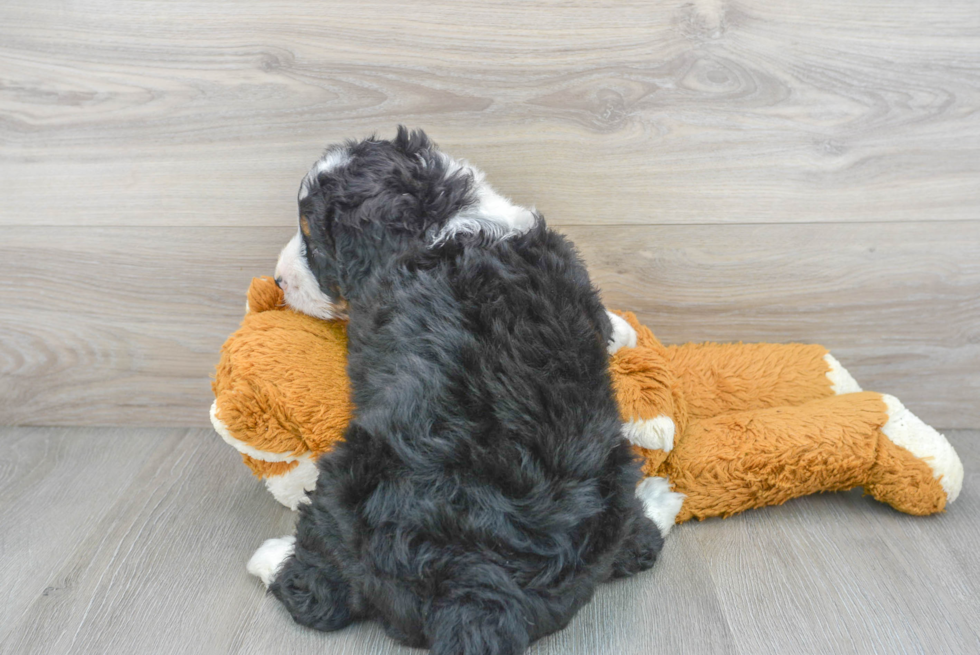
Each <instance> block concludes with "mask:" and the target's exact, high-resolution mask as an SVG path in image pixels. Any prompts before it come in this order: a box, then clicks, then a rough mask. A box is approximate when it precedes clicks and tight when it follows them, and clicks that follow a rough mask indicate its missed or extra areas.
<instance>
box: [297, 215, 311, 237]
mask: <svg viewBox="0 0 980 655" xmlns="http://www.w3.org/2000/svg"><path fill="white" fill-rule="evenodd" d="M299 229H300V230H302V231H303V236H307V237H308V236H310V221H309V220H308V219H307V218H306V216H305V215H303V216H300V217H299Z"/></svg>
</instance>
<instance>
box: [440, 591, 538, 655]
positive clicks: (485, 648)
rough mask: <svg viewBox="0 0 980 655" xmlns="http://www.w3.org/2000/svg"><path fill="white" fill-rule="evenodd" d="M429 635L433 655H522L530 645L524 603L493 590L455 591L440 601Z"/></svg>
mask: <svg viewBox="0 0 980 655" xmlns="http://www.w3.org/2000/svg"><path fill="white" fill-rule="evenodd" d="M426 632H427V633H428V634H427V636H428V638H429V643H430V648H431V650H432V655H521V653H523V652H524V651H525V650H526V649H527V646H528V641H529V636H528V629H527V619H526V618H525V612H524V609H523V608H522V607H521V603H520V602H519V601H518V599H517V598H515V597H514V596H513V595H509V594H507V593H506V592H503V593H502V592H501V591H500V590H498V589H494V588H491V587H482V588H481V587H475V588H473V587H471V588H464V589H455V590H453V592H452V593H451V594H450V596H448V597H443V598H438V599H436V600H435V601H434V602H433V604H432V610H431V611H430V612H429V617H428V620H427V622H426Z"/></svg>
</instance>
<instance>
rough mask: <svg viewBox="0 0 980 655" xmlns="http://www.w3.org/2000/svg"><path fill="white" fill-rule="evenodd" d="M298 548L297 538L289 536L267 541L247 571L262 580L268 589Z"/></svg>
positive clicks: (246, 567)
mask: <svg viewBox="0 0 980 655" xmlns="http://www.w3.org/2000/svg"><path fill="white" fill-rule="evenodd" d="M295 547H296V537H294V536H292V535H288V536H285V537H281V538H279V539H266V540H265V543H264V544H262V545H261V546H259V549H258V550H257V551H255V554H253V555H252V557H251V559H249V560H248V564H247V565H246V566H245V569H246V570H247V571H248V572H249V573H251V574H252V575H254V576H256V577H258V578H259V579H260V580H262V584H264V585H265V586H266V587H268V586H269V585H270V584H272V581H273V580H275V579H276V574H277V573H279V569H281V568H282V564H283V562H285V561H286V560H287V559H288V558H289V556H290V555H292V554H293V550H294V549H295Z"/></svg>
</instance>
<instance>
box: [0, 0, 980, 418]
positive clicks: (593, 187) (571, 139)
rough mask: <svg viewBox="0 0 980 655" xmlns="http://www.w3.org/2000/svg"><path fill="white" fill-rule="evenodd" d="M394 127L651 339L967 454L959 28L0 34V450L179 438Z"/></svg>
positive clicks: (233, 20)
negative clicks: (888, 414)
mask: <svg viewBox="0 0 980 655" xmlns="http://www.w3.org/2000/svg"><path fill="white" fill-rule="evenodd" d="M398 123H405V124H407V125H409V126H418V127H423V128H425V129H426V130H427V131H428V132H429V133H430V134H431V135H432V136H433V137H434V138H435V139H436V140H437V141H438V142H439V143H440V145H441V146H442V147H443V148H444V149H445V150H447V151H448V152H451V153H453V154H454V155H458V156H462V157H467V158H469V159H470V160H471V161H473V162H474V163H476V164H478V165H479V166H481V167H482V168H484V169H485V170H486V171H487V173H488V176H489V178H490V179H491V181H493V182H494V184H495V186H497V187H498V188H499V189H500V190H501V191H502V192H504V193H505V194H507V195H509V196H511V197H513V198H514V199H515V200H517V201H519V202H521V203H525V204H529V205H535V206H536V207H537V208H538V209H539V210H541V211H542V212H543V213H544V214H545V216H546V217H547V218H548V220H549V223H550V224H551V225H553V226H556V227H558V228H559V229H561V230H563V231H564V232H566V233H568V234H569V235H570V236H571V237H572V238H573V239H575V241H576V242H577V244H578V245H579V247H580V249H581V251H582V253H583V254H584V256H585V257H586V259H587V261H588V263H589V265H590V269H591V270H592V272H593V274H594V276H595V279H596V280H597V282H598V284H599V286H600V287H601V288H602V290H603V293H604V295H605V298H606V300H607V303H608V304H609V305H610V306H612V307H618V308H625V309H633V310H635V311H637V313H638V314H639V316H640V318H641V319H642V320H643V321H644V322H646V323H647V324H648V325H650V326H651V327H652V328H653V330H654V332H656V333H657V334H658V335H659V336H660V337H661V338H662V339H663V340H665V341H668V342H680V341H687V340H718V341H729V340H745V341H755V340H771V341H794V340H795V341H817V342H821V343H824V344H825V345H827V346H828V347H830V348H831V349H832V350H833V351H835V353H836V354H837V355H838V359H840V360H841V361H842V362H843V363H844V365H845V366H847V367H848V368H849V369H850V370H851V371H852V372H853V373H854V375H855V377H857V379H858V381H859V382H861V383H862V384H863V385H864V386H865V387H866V388H872V389H877V390H881V391H886V392H890V393H893V394H895V395H897V396H899V397H900V398H902V399H903V400H904V401H905V402H906V404H907V405H909V406H910V407H911V408H912V409H913V411H915V412H916V413H918V414H919V415H921V416H922V418H923V419H925V420H926V421H928V422H930V423H933V424H935V425H937V426H939V427H950V428H952V427H978V426H980V402H978V401H977V399H978V397H980V8H978V6H977V4H976V2H975V0H946V1H943V2H937V3H924V2H918V1H917V0H896V1H894V2H889V3H879V2H872V1H871V0H836V1H833V0H832V1H828V2H803V1H802V0H782V1H780V0H776V1H773V0H746V1H738V2H722V1H717V0H696V1H694V2H686V1H682V0H665V1H662V2H649V1H647V0H644V1H641V2H598V1H591V0H582V1H577V2H557V1H552V2H522V1H518V0H501V1H496V2H487V1H485V0H481V1H478V2H471V1H463V0H454V1H453V2H425V3H423V2H417V3H416V2H413V3H396V2H391V1H390V0H381V1H375V2H327V1H323V0H315V1H310V2H297V1H294V0H291V1H290V2H255V3H246V2H232V1H227V2H204V1H197V2H171V1H169V0H168V1H164V0H155V1H153V0H151V1H141V2H137V1H135V0H132V1H120V2H108V1H107V0H92V1H88V2H84V1H83V2H72V3H65V2H58V1H56V0H30V1H25V0H5V2H4V3H2V4H0V424H25V425H150V426H160V425H171V426H202V425H207V407H208V405H209V403H210V388H209V374H210V372H211V371H212V369H213V366H214V364H215V362H216V359H217V351H218V348H219V347H220V345H221V343H222V341H223V339H224V338H225V337H226V336H227V334H228V333H230V332H231V331H232V330H233V329H234V328H235V327H236V325H237V323H238V321H239V320H240V317H241V314H242V311H243V305H244V295H243V294H244V291H245V289H246V287H247V284H248V280H249V278H251V277H252V276H253V275H260V274H266V273H268V272H270V270H271V268H272V266H273V265H274V260H275V256H276V253H277V251H278V249H279V248H280V246H281V245H282V244H283V243H284V241H285V240H286V239H287V238H288V236H289V235H290V233H291V232H292V230H293V229H295V228H294V227H293V225H294V221H295V193H296V188H297V186H298V182H299V180H300V178H301V177H302V175H303V174H304V173H305V172H306V170H307V168H308V167H309V165H310V164H311V163H312V162H313V161H314V160H315V159H316V158H317V157H318V155H319V152H320V151H321V149H322V148H323V146H324V145H326V144H327V143H329V142H332V141H336V140H339V139H343V138H348V137H359V136H365V135H367V134H369V133H372V132H377V133H379V134H380V135H390V134H392V133H393V132H394V126H395V125H396V124H398Z"/></svg>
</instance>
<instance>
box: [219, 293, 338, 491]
mask: <svg viewBox="0 0 980 655" xmlns="http://www.w3.org/2000/svg"><path fill="white" fill-rule="evenodd" d="M346 364H347V335H346V324H345V323H344V322H342V321H324V320H320V319H316V318H312V317H310V316H306V315H304V314H300V313H297V312H294V311H292V310H290V309H288V308H286V307H285V306H284V304H283V298H282V291H280V289H279V288H278V287H277V286H276V284H275V282H274V281H273V280H272V278H268V277H261V278H255V279H254V280H252V285H251V287H250V288H249V292H248V304H247V313H246V315H245V318H244V319H243V320H242V325H241V327H240V328H239V329H238V331H237V332H235V333H234V334H233V335H232V336H231V337H229V339H228V340H227V341H226V342H225V345H224V346H223V347H222V349H221V360H220V362H219V364H218V368H217V371H216V373H215V378H214V381H213V382H212V385H211V386H212V390H213V391H214V397H215V401H214V404H213V405H212V406H211V416H212V422H213V423H214V425H215V428H216V429H217V430H218V433H219V434H220V435H221V436H222V438H224V440H225V441H227V442H228V443H229V444H231V445H232V446H234V447H235V448H236V449H237V450H238V451H239V452H241V453H242V455H243V457H244V460H245V463H246V464H248V466H249V467H250V468H251V469H252V470H253V471H254V472H255V474H256V475H258V476H259V477H269V476H277V475H281V474H284V473H286V472H288V471H292V470H294V469H296V468H297V467H299V466H300V465H301V464H307V463H308V461H309V459H310V457H311V456H313V457H315V456H316V455H319V454H320V453H322V452H324V451H326V450H329V449H330V448H331V447H332V446H333V444H334V443H335V442H337V441H338V440H340V439H342V438H343V434H344V429H345V428H346V427H347V423H348V421H349V420H350V414H351V405H350V393H349V390H348V381H347V374H346V371H345V366H346ZM306 468H307V469H308V468H309V467H308V466H307V467H306Z"/></svg>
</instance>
